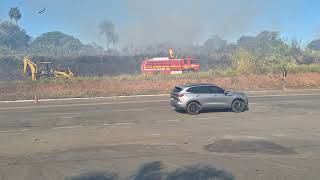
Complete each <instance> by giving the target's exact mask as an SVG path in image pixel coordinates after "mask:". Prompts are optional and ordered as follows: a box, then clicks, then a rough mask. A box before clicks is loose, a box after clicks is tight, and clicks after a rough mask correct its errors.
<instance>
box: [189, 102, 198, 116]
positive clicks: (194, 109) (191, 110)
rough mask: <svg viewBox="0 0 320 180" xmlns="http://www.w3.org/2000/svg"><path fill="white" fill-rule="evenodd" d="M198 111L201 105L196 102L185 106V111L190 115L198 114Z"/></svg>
mask: <svg viewBox="0 0 320 180" xmlns="http://www.w3.org/2000/svg"><path fill="white" fill-rule="evenodd" d="M200 111H201V106H200V104H199V103H197V102H191V103H189V104H188V106H187V112H188V114H190V115H196V114H200Z"/></svg>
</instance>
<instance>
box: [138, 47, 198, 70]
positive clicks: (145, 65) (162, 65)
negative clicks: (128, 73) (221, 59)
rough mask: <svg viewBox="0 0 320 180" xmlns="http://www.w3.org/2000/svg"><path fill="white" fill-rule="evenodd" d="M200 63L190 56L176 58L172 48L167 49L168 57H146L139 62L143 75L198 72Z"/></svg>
mask: <svg viewBox="0 0 320 180" xmlns="http://www.w3.org/2000/svg"><path fill="white" fill-rule="evenodd" d="M199 70H200V64H199V63H197V62H196V60H194V59H191V58H190V57H187V58H182V59H178V58H175V57H174V54H173V50H172V49H169V57H158V58H152V59H147V60H145V61H143V62H142V64H141V72H142V73H143V74H145V75H154V74H182V73H191V72H198V71H199Z"/></svg>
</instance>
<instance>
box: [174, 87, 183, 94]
mask: <svg viewBox="0 0 320 180" xmlns="http://www.w3.org/2000/svg"><path fill="white" fill-rule="evenodd" d="M181 91H182V88H179V87H175V88H174V89H173V90H172V92H173V93H179V92H181Z"/></svg>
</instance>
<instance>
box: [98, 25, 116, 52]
mask: <svg viewBox="0 0 320 180" xmlns="http://www.w3.org/2000/svg"><path fill="white" fill-rule="evenodd" d="M99 29H100V34H102V35H104V36H105V37H106V40H107V42H106V46H107V49H109V48H110V45H111V44H112V45H113V46H115V45H116V44H117V43H118V41H119V36H118V34H116V32H115V26H114V24H113V22H112V21H110V20H104V21H103V22H102V23H101V24H100V25H99Z"/></svg>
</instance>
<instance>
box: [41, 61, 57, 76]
mask: <svg viewBox="0 0 320 180" xmlns="http://www.w3.org/2000/svg"><path fill="white" fill-rule="evenodd" d="M38 68H39V70H38V79H40V78H43V77H45V78H52V77H54V64H53V62H39V63H38Z"/></svg>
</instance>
